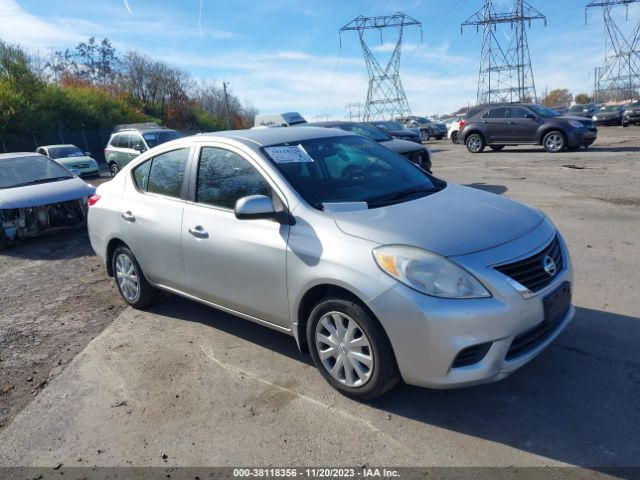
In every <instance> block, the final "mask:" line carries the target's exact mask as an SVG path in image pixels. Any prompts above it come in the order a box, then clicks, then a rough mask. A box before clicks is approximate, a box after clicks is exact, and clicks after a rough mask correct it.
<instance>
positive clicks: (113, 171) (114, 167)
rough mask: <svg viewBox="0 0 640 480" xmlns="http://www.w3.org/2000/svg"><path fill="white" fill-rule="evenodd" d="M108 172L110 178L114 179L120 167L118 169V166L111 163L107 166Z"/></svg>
mask: <svg viewBox="0 0 640 480" xmlns="http://www.w3.org/2000/svg"><path fill="white" fill-rule="evenodd" d="M109 171H110V172H111V176H112V177H115V176H116V175H117V174H118V172H119V171H120V167H118V164H117V163H116V162H111V163H110V164H109Z"/></svg>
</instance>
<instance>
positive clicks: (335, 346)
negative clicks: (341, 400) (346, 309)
mask: <svg viewBox="0 0 640 480" xmlns="http://www.w3.org/2000/svg"><path fill="white" fill-rule="evenodd" d="M315 342H316V350H317V351H318V357H319V358H320V361H321V362H322V366H323V367H324V368H325V370H326V371H327V372H328V373H329V375H331V377H333V378H334V379H335V380H337V381H338V382H340V383H342V384H344V385H346V386H348V387H361V386H363V385H364V384H366V383H367V382H368V381H369V379H370V378H371V374H372V373H373V365H374V358H373V349H372V348H371V342H370V341H369V338H368V337H367V335H366V333H365V332H364V330H363V329H362V328H361V327H360V325H358V323H357V322H356V321H355V320H354V319H353V318H351V317H350V316H348V315H346V314H344V313H341V312H336V311H333V312H328V313H326V314H324V315H323V316H322V317H321V318H320V321H318V324H317V325H316V331H315Z"/></svg>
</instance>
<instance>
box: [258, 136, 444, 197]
mask: <svg viewBox="0 0 640 480" xmlns="http://www.w3.org/2000/svg"><path fill="white" fill-rule="evenodd" d="M264 152H265V153H266V156H267V158H269V159H270V160H271V161H272V162H273V164H274V165H275V166H276V167H277V168H278V170H279V171H280V172H281V173H282V175H283V176H284V177H285V178H286V179H287V181H288V182H289V183H290V184H291V186H292V187H293V188H295V189H296V190H297V191H298V192H299V194H300V195H301V196H302V197H303V198H304V199H305V200H306V201H307V202H308V203H309V204H310V205H311V206H313V207H314V208H316V209H318V210H322V209H323V204H326V203H348V202H366V204H367V205H368V207H369V208H375V207H381V206H385V205H391V204H394V203H400V202H403V201H407V200H411V199H415V198H419V197H422V196H425V195H428V194H430V193H433V192H436V191H439V190H441V189H442V188H444V186H445V183H444V182H442V181H440V180H438V179H436V178H434V177H432V176H430V175H429V174H427V173H426V172H425V171H424V170H422V169H421V168H420V167H418V166H416V165H415V164H413V163H411V162H410V161H408V160H407V159H405V158H404V157H403V156H402V155H400V154H398V153H396V152H393V151H391V150H389V149H387V148H385V147H383V146H381V145H379V144H377V143H376V142H372V141H371V140H368V139H366V138H363V137H359V136H355V135H353V136H352V135H349V136H340V137H331V138H318V139H313V140H305V141H303V142H292V143H285V144H280V145H274V146H269V147H265V148H264Z"/></svg>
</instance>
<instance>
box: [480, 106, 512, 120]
mask: <svg viewBox="0 0 640 480" xmlns="http://www.w3.org/2000/svg"><path fill="white" fill-rule="evenodd" d="M506 116H507V109H506V108H492V109H491V110H489V111H488V112H487V113H485V114H484V115H483V116H482V118H506Z"/></svg>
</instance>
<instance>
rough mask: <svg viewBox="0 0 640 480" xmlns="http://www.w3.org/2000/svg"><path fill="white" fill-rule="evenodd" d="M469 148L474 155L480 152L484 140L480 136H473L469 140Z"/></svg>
mask: <svg viewBox="0 0 640 480" xmlns="http://www.w3.org/2000/svg"><path fill="white" fill-rule="evenodd" d="M467 148H469V150H471V151H472V152H473V153H476V152H479V151H480V149H481V148H482V139H481V138H480V136H479V135H471V136H470V137H469V140H467Z"/></svg>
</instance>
